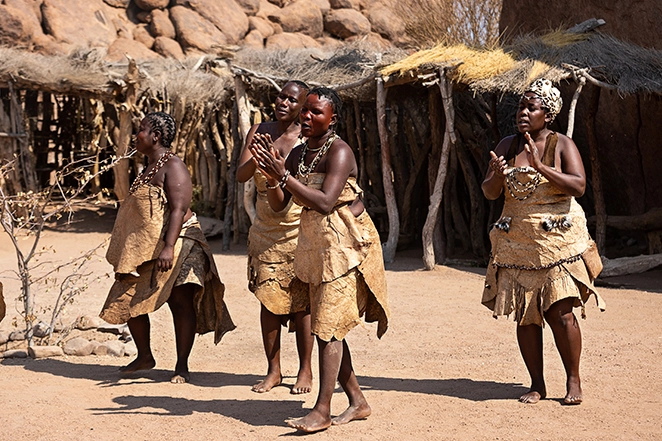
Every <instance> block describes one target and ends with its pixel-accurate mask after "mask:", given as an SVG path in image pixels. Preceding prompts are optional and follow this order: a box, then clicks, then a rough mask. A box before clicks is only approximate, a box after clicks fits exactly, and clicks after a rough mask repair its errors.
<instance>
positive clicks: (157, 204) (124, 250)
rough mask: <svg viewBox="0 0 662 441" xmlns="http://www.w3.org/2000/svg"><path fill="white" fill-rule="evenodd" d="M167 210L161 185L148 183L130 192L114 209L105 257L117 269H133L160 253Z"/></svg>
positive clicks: (126, 270) (122, 271)
mask: <svg viewBox="0 0 662 441" xmlns="http://www.w3.org/2000/svg"><path fill="white" fill-rule="evenodd" d="M169 212H170V210H169V208H168V200H167V199H166V195H165V191H164V190H163V189H162V188H160V187H157V186H154V185H149V184H148V185H143V186H140V187H138V189H137V190H136V191H135V192H134V193H129V195H128V196H127V197H126V199H124V201H123V202H122V204H121V205H120V209H119V211H118V212H117V218H116V219H115V225H114V226H113V232H112V236H111V239H110V244H109V245H108V251H107V252H106V260H108V262H109V263H110V264H111V265H113V269H114V270H115V272H116V273H122V274H128V273H132V272H135V271H136V268H138V266H140V265H141V264H142V263H143V262H147V261H149V260H153V259H156V258H157V257H158V256H159V253H161V250H163V246H164V242H163V240H164V236H165V232H166V229H167V221H168V213H169Z"/></svg>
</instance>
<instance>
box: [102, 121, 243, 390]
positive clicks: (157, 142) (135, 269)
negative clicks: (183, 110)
mask: <svg viewBox="0 0 662 441" xmlns="http://www.w3.org/2000/svg"><path fill="white" fill-rule="evenodd" d="M174 137H175V121H174V120H173V118H172V117H171V116H170V115H168V114H166V113H163V112H155V113H150V114H148V115H147V116H146V117H145V118H144V119H143V120H142V122H141V123H140V131H139V132H138V134H137V135H136V149H137V150H138V151H139V152H140V153H142V154H144V155H145V156H146V157H147V160H148V164H147V167H145V169H144V170H143V172H142V173H141V174H140V175H139V176H138V177H137V178H136V179H135V181H133V184H132V185H131V188H130V190H129V195H128V196H127V197H126V199H124V201H122V204H121V205H120V209H119V211H118V213H117V218H116V219H115V226H114V227H113V232H112V236H111V239H110V245H109V246H108V252H107V253H106V259H107V260H108V262H110V263H111V264H112V265H113V268H114V270H115V283H114V284H113V286H112V287H111V288H110V293H109V294H108V298H107V299H106V303H105V305H104V306H103V309H102V311H101V314H100V316H101V318H102V319H104V320H105V321H107V322H109V323H114V324H121V323H128V325H129V330H130V331H131V335H132V336H133V339H134V341H135V343H136V347H137V349H138V356H137V358H136V359H135V360H134V361H132V362H131V363H129V365H127V366H125V367H122V368H121V369H120V372H121V373H122V374H123V375H126V374H130V373H133V372H136V371H139V370H145V369H152V368H153V367H154V366H155V365H156V361H155V360H154V356H153V355H152V350H151V346H150V335H149V334H150V322H149V317H148V315H147V314H148V313H150V312H154V311H156V310H157V309H159V308H160V307H161V306H163V304H164V303H168V306H169V307H170V310H171V311H172V318H173V321H174V324H175V339H176V344H177V364H176V365H175V373H174V375H173V377H172V378H171V381H172V382H173V383H185V382H188V381H189V377H190V376H189V370H188V357H189V354H190V353H191V348H192V347H193V340H194V338H195V333H196V332H198V333H200V334H204V333H206V332H209V331H214V343H218V342H219V341H220V340H221V337H222V336H223V334H225V333H226V332H228V331H230V330H232V329H234V328H235V326H234V323H232V319H231V318H230V315H229V313H228V310H227V308H226V306H225V302H224V301H223V294H224V291H225V287H224V286H223V283H222V282H221V280H220V278H219V276H218V271H217V270H216V264H215V263H214V258H213V256H212V253H211V249H210V248H209V245H208V244H207V240H206V239H205V236H204V234H203V233H202V230H201V229H200V224H199V223H198V221H197V219H196V216H195V213H193V212H191V209H190V208H189V205H190V204H191V195H192V185H191V177H190V175H189V173H188V169H187V168H186V165H185V164H184V163H183V162H182V161H181V160H180V159H179V158H178V157H177V155H175V154H174V153H173V152H171V151H170V143H171V142H172V140H173V139H174Z"/></svg>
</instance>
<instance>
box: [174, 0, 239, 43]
mask: <svg viewBox="0 0 662 441" xmlns="http://www.w3.org/2000/svg"><path fill="white" fill-rule="evenodd" d="M175 4H176V5H182V6H184V5H185V6H188V7H189V8H191V9H192V10H194V11H195V12H197V13H198V14H200V15H201V16H202V17H204V18H206V19H207V20H208V21H209V22H210V23H212V24H213V25H214V26H216V28H217V29H219V30H220V31H221V32H222V33H223V35H225V37H226V38H227V42H228V43H229V44H236V43H238V42H239V40H241V39H242V38H244V36H245V35H246V34H247V33H248V16H247V15H246V13H245V12H244V10H243V9H242V8H241V6H239V5H238V4H237V2H236V1H235V0H175Z"/></svg>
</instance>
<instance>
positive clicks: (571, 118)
mask: <svg viewBox="0 0 662 441" xmlns="http://www.w3.org/2000/svg"><path fill="white" fill-rule="evenodd" d="M577 80H578V81H579V84H577V89H575V94H574V95H573V96H572V101H570V109H569V110H568V131H567V132H566V136H567V137H568V138H572V134H573V133H574V130H575V110H576V109H577V100H579V94H580V93H582V89H583V88H584V84H586V78H585V77H579V78H578V79H577Z"/></svg>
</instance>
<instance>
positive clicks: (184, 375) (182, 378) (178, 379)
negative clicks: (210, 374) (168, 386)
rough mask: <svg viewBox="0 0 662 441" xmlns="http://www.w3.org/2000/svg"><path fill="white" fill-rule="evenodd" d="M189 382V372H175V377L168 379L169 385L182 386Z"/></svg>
mask: <svg viewBox="0 0 662 441" xmlns="http://www.w3.org/2000/svg"><path fill="white" fill-rule="evenodd" d="M189 381H191V374H190V373H189V371H182V372H175V375H173V376H172V378H171V379H170V382H171V383H174V384H183V383H188V382H189Z"/></svg>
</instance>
